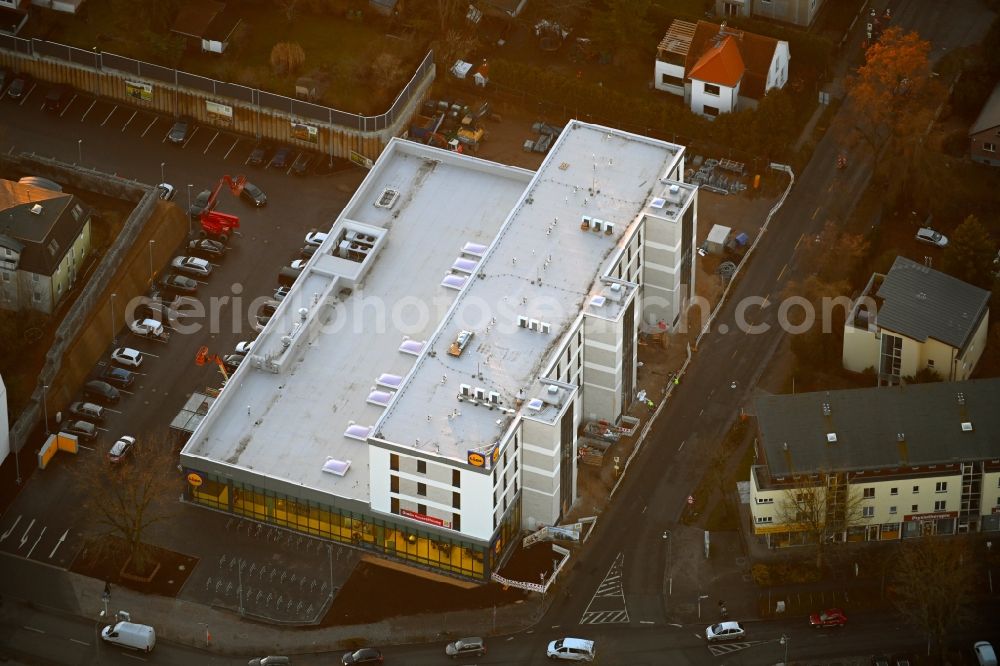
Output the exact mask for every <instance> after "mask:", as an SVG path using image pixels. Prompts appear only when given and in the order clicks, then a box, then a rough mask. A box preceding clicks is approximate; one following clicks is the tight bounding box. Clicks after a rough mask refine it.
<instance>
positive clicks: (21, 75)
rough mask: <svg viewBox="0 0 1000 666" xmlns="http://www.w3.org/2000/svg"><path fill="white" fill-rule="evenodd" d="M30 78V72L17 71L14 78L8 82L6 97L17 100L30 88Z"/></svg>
mask: <svg viewBox="0 0 1000 666" xmlns="http://www.w3.org/2000/svg"><path fill="white" fill-rule="evenodd" d="M32 80H33V79H32V78H31V74H28V73H27V72H18V74H17V76H15V77H14V80H13V81H11V82H10V87H9V88H7V99H13V100H19V99H21V98H22V97H24V95H25V94H26V93H27V92H28V90H29V89H30V88H31V82H32Z"/></svg>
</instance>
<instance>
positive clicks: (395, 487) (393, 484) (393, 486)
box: [389, 474, 399, 493]
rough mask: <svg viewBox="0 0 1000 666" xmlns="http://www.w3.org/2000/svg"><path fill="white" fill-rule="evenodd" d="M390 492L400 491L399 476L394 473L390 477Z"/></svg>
mask: <svg viewBox="0 0 1000 666" xmlns="http://www.w3.org/2000/svg"><path fill="white" fill-rule="evenodd" d="M389 492H392V493H398V492H399V477H398V476H396V475H395V474H393V475H392V476H390V477H389Z"/></svg>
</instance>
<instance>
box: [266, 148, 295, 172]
mask: <svg viewBox="0 0 1000 666" xmlns="http://www.w3.org/2000/svg"><path fill="white" fill-rule="evenodd" d="M291 156H292V149H291V148H286V147H285V146H282V147H281V148H278V149H277V150H276V151H274V157H272V158H271V162H270V163H269V164H268V165H267V166H268V168H270V169H287V168H288V159H289V158H290V157H291Z"/></svg>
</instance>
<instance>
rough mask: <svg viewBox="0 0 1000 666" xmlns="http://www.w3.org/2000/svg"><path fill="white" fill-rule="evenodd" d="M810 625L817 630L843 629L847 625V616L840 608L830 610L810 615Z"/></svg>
mask: <svg viewBox="0 0 1000 666" xmlns="http://www.w3.org/2000/svg"><path fill="white" fill-rule="evenodd" d="M809 624H811V625H812V626H813V627H814V628H816V629H823V628H825V627H842V626H844V625H845V624H847V616H846V615H844V611H842V610H840V609H839V608H828V609H826V610H825V611H823V612H822V613H813V614H812V615H810V616H809Z"/></svg>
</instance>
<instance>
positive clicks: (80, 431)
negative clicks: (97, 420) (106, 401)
mask: <svg viewBox="0 0 1000 666" xmlns="http://www.w3.org/2000/svg"><path fill="white" fill-rule="evenodd" d="M59 430H60V432H65V433H69V434H70V435H76V436H77V438H78V439H82V440H84V441H87V442H90V441H92V440H94V439H95V438H96V437H97V427H96V426H95V425H94V424H93V423H89V422H87V421H70V422H69V423H67V424H65V425H63V426H61V427H60V428H59Z"/></svg>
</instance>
